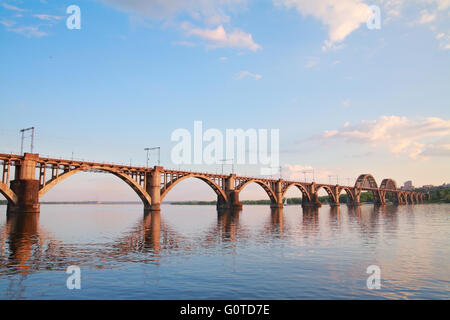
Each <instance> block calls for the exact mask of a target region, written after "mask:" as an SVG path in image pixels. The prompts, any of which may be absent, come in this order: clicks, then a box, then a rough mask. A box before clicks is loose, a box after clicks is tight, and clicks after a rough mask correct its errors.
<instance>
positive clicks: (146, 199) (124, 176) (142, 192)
mask: <svg viewBox="0 0 450 320" xmlns="http://www.w3.org/2000/svg"><path fill="white" fill-rule="evenodd" d="M90 170H98V171H103V172H107V173H111V174H113V175H115V176H116V177H118V178H120V179H121V180H122V181H124V182H125V183H126V184H128V185H129V186H130V187H131V188H132V189H133V190H134V191H135V192H136V193H137V195H138V196H139V198H140V199H141V200H142V202H143V203H144V206H145V207H150V205H151V203H152V200H151V197H150V195H149V194H148V193H147V192H146V191H145V190H144V189H143V188H142V187H141V186H140V185H139V184H138V183H137V182H136V181H135V180H133V179H132V178H131V177H130V176H128V175H127V174H125V173H122V172H120V171H118V170H115V169H109V168H105V167H101V166H89V167H88V166H86V167H80V168H76V169H73V170H70V171H66V172H64V173H63V174H61V175H59V176H58V177H56V178H54V179H51V180H50V181H49V182H48V183H46V184H45V186H43V187H42V188H41V189H40V190H39V199H41V198H42V197H43V196H44V195H45V194H46V193H47V192H48V191H49V190H50V189H52V188H53V187H54V186H56V185H57V184H58V183H60V182H61V181H63V180H65V179H67V178H68V177H70V176H72V175H74V174H76V173H78V172H85V171H90Z"/></svg>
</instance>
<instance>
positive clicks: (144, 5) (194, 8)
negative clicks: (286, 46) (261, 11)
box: [102, 0, 247, 25]
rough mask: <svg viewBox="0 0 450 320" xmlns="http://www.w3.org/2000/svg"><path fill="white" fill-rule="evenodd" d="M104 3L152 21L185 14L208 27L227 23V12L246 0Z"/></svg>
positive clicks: (116, 0) (108, 0) (122, 0)
mask: <svg viewBox="0 0 450 320" xmlns="http://www.w3.org/2000/svg"><path fill="white" fill-rule="evenodd" d="M102 1H103V2H104V3H107V4H111V5H114V6H115V7H117V8H119V9H122V10H126V11H129V12H134V13H138V14H141V15H144V16H147V17H149V18H152V19H163V20H164V19H171V18H173V17H176V16H178V15H181V14H184V13H187V14H189V15H190V16H191V17H192V18H194V19H196V20H200V21H203V22H205V23H208V24H210V25H218V24H222V23H227V22H229V20H230V17H229V16H228V15H227V14H226V11H227V10H235V9H236V8H238V7H242V6H244V5H245V4H246V2H247V1H246V0H102Z"/></svg>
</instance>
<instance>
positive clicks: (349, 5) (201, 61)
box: [0, 0, 450, 199]
mask: <svg viewBox="0 0 450 320" xmlns="http://www.w3.org/2000/svg"><path fill="white" fill-rule="evenodd" d="M72 4H75V5H78V6H79V7H80V9H81V29H80V30H69V29H68V28H67V27H66V19H67V18H68V17H69V14H67V13H66V8H67V7H68V6H69V5H72ZM368 5H376V6H378V7H379V8H380V9H381V29H379V30H376V29H375V30H370V29H368V28H367V25H366V22H365V21H367V17H366V14H367V6H368ZM0 39H1V41H0V46H1V47H0V49H1V51H0V70H2V72H0V83H1V86H0V94H1V99H0V108H1V112H2V117H1V118H0V151H1V152H18V149H19V134H18V132H19V130H20V129H21V128H24V127H29V126H32V125H33V126H35V127H36V128H37V131H36V134H37V137H36V140H37V141H36V151H37V152H39V153H40V154H45V155H47V154H48V155H52V156H58V157H70V156H71V153H72V152H74V155H75V158H82V159H93V160H97V161H110V162H121V163H129V162H130V159H131V162H132V163H133V164H135V165H138V164H144V163H145V153H144V151H143V148H144V147H147V146H161V148H162V149H161V150H162V153H161V157H162V158H161V161H162V164H163V165H165V166H168V167H176V166H175V165H174V164H172V163H171V159H170V150H171V148H172V147H173V146H174V142H172V141H171V140H170V135H171V133H172V132H173V131H174V130H175V129H177V128H186V129H188V130H193V122H194V121H195V120H201V121H203V125H204V127H205V128H218V129H220V130H225V129H227V128H243V129H249V128H267V129H271V128H273V129H280V149H281V153H280V160H281V163H282V165H283V166H284V168H283V175H284V176H285V177H290V178H300V177H303V174H301V173H300V171H301V170H304V169H305V168H306V169H309V168H314V170H315V172H316V175H317V177H318V179H322V182H328V181H329V178H328V175H331V174H333V175H334V174H336V175H339V177H340V179H341V181H346V178H353V180H354V179H355V178H356V177H357V176H358V175H359V173H363V172H370V173H372V174H374V176H375V177H376V179H377V181H379V182H381V180H382V179H383V178H385V177H391V178H393V179H394V180H396V181H397V182H398V184H401V183H403V182H404V181H406V180H409V179H411V180H413V182H414V183H415V184H416V185H423V184H442V183H444V182H450V170H449V165H448V163H449V158H450V121H449V114H450V105H449V104H450V103H449V101H450V90H449V89H450V59H449V54H450V1H448V0H416V1H406V0H389V1H379V0H372V1H359V0H342V1H332V0H322V1H313V0H274V1H271V0H265V1H251V0H248V1H246V0H220V1H199V0H188V1H179V0H175V1H153V0H150V1H143V0H134V1H125V0H102V1H100V0H99V1H77V2H73V1H52V0H46V1H43V0H41V1H37V0H35V1H13V0H1V1H0ZM151 159H152V161H154V159H155V158H154V155H151ZM153 163H154V162H153ZM182 168H184V169H190V167H188V166H184V167H182ZM192 169H204V170H209V171H215V170H220V166H212V167H205V166H202V167H194V166H192ZM228 170H229V169H228ZM237 172H238V173H245V174H256V173H257V172H258V168H256V167H251V166H242V167H238V168H237ZM71 179H73V180H71V181H72V182H71V183H70V187H69V184H67V185H64V186H61V187H60V188H58V190H56V189H55V190H54V191H51V192H50V193H49V196H48V197H49V198H52V197H53V198H63V197H66V196H67V195H68V194H73V193H74V192H75V193H78V194H82V193H80V192H81V191H80V186H82V185H83V181H86V180H83V179H91V180H92V181H96V185H97V186H104V185H106V184H108V181H109V180H108V179H113V178H110V177H103V176H100V177H95V176H94V177H92V176H89V177H88V178H84V177H83V176H81V177H77V178H75V177H74V178H71ZM352 183H353V182H352ZM119 184H120V183H119ZM119 184H118V185H119ZM122 187H123V186H120V187H119V186H118V187H117V188H116V189H114V190H115V191H114V190H113V191H111V193H110V194H111V197H113V198H115V197H116V194H121V192H122V191H123V190H122V189H121V188H122ZM70 188H73V189H70ZM77 188H78V189H77ZM125 188H126V186H125ZM199 188H200V189H199V190H200V191H189V192H192V194H191V193H189V192H187V191H186V190H184V191H183V192H182V194H176V193H175V196H177V197H178V198H179V197H184V196H185V197H186V198H189V197H196V198H199V199H200V198H203V193H202V192H203V191H201V190H203V189H201V188H202V187H199ZM77 190H78V191H77ZM91 190H93V189H91ZM180 190H181V189H180ZM195 192H196V193H195ZM208 192H209V191H208ZM91 195H92V193H90V194H86V195H80V197H81V198H83V199H85V198H88V197H89V196H91ZM133 196H134V195H133ZM208 196H209V194H208ZM98 197H100V198H102V199H105V197H104V196H103V197H102V195H98ZM126 197H128V196H126Z"/></svg>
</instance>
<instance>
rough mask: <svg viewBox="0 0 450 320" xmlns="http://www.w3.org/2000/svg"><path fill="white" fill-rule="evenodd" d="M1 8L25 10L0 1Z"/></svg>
mask: <svg viewBox="0 0 450 320" xmlns="http://www.w3.org/2000/svg"><path fill="white" fill-rule="evenodd" d="M2 6H3V8H5V9H8V10H12V11H18V12H25V11H27V10H25V9H22V8H19V7H16V6H13V5H10V4H7V3H2Z"/></svg>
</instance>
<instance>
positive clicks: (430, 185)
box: [422, 184, 434, 189]
mask: <svg viewBox="0 0 450 320" xmlns="http://www.w3.org/2000/svg"><path fill="white" fill-rule="evenodd" d="M422 188H424V189H433V188H434V186H433V185H432V184H426V185H424V186H423V187H422Z"/></svg>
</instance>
